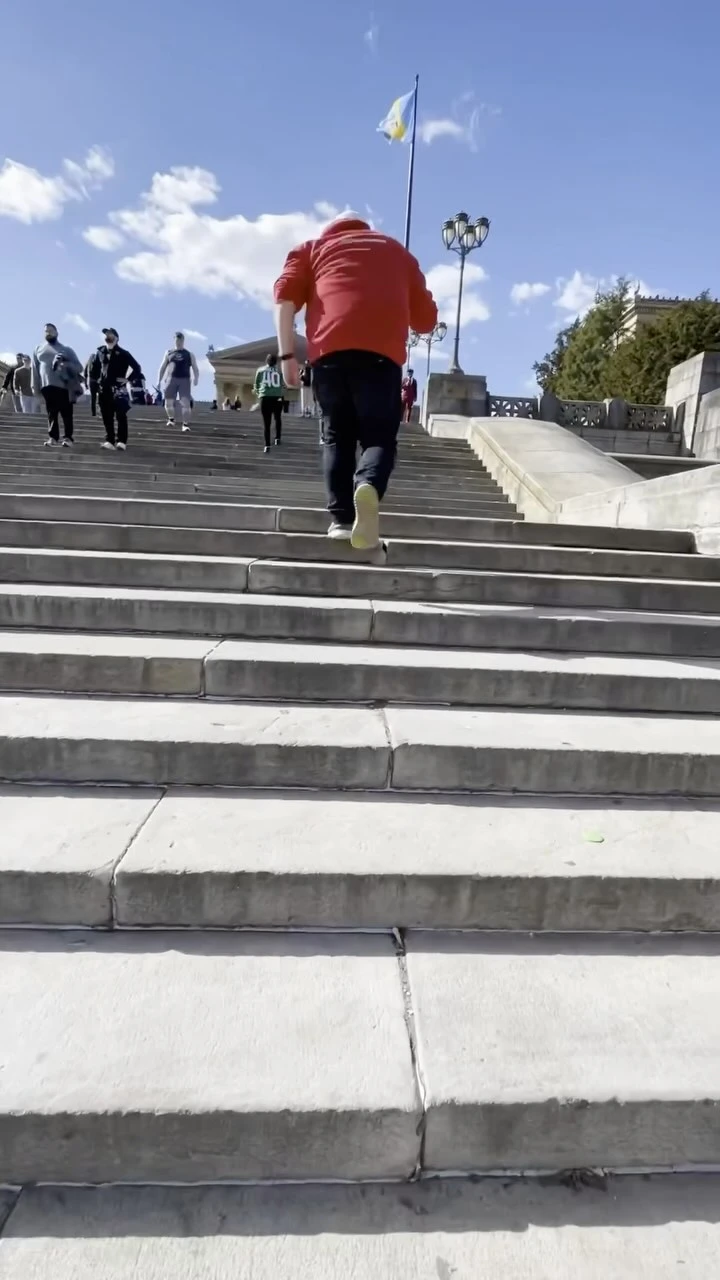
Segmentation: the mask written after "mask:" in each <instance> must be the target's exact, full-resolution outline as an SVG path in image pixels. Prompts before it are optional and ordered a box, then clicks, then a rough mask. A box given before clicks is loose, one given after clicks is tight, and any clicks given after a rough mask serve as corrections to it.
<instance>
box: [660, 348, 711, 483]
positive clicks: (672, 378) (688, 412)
mask: <svg viewBox="0 0 720 1280" xmlns="http://www.w3.org/2000/svg"><path fill="white" fill-rule="evenodd" d="M718 390H720V350H710V351H701V352H700V354H699V355H697V356H691V357H690V359H689V360H683V362H682V364H676V365H675V366H674V367H673V368H672V369H671V370H670V373H669V375H668V380H667V387H666V389H665V404H667V405H670V406H671V408H673V409H674V410H675V413H676V421H678V425H680V426H682V432H683V452H684V453H695V454H696V456H697V457H699V458H700V457H704V456H705V457H706V456H707V454H703V453H702V452H699V450H702V448H703V444H702V441H701V439H699V438H698V424H699V416H700V401H701V399H702V397H703V396H704V395H707V393H708V392H709V391H718Z"/></svg>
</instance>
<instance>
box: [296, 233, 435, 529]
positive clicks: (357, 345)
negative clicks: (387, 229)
mask: <svg viewBox="0 0 720 1280" xmlns="http://www.w3.org/2000/svg"><path fill="white" fill-rule="evenodd" d="M275 302H276V313H275V319H276V327H277V337H278V344H279V348H280V363H281V368H282V372H283V376H284V378H285V380H286V382H287V383H288V385H289V386H291V387H296V386H297V385H298V383H299V380H300V379H299V370H298V364H297V360H296V359H295V352H294V327H293V326H294V320H295V315H296V312H298V311H301V310H302V309H303V307H306V308H307V310H306V316H305V331H306V335H307V343H308V355H309V359H310V363H311V365H312V371H313V383H314V387H315V396H316V398H317V401H318V403H319V405H320V409H321V411H322V414H323V439H324V445H323V457H324V463H325V485H326V489H327V495H328V510H329V511H330V515H331V517H332V524H331V525H330V528H329V530H328V534H329V536H330V537H331V538H338V539H345V540H349V541H350V542H351V543H352V545H353V547H357V548H358V549H362V550H371V549H373V548H375V547H377V546H378V544H379V541H380V526H379V510H380V503H381V501H382V499H383V497H384V495H385V491H386V489H387V485H388V481H389V479H390V476H391V474H392V470H393V467H394V465H395V454H396V448H397V434H398V428H399V426H400V409H401V404H400V393H401V384H402V366H403V364H404V362H405V354H406V344H407V336H408V329H409V328H411V327H412V328H413V329H416V330H417V331H418V332H419V333H429V332H430V330H431V329H432V328H433V327H434V325H435V324H436V322H437V307H436V305H435V301H434V299H433V296H432V294H431V293H430V291H429V289H428V287H427V284H426V282H425V277H424V275H423V273H422V271H421V270H420V267H419V266H418V263H417V261H416V259H415V258H413V256H412V255H411V254H410V253H408V251H407V250H406V249H404V248H403V246H402V245H401V244H400V243H399V242H398V241H397V240H393V239H391V237H390V236H387V235H385V234H384V233H383V232H381V231H372V230H371V229H370V226H369V225H368V223H367V222H366V221H365V220H364V219H363V218H361V217H360V215H359V214H357V213H350V212H349V213H345V214H342V215H341V216H340V217H339V218H336V219H334V220H333V221H332V222H331V223H330V224H329V225H328V226H327V227H326V228H325V230H324V231H323V233H322V235H321V236H320V237H319V238H318V239H317V240H307V241H306V242H305V243H304V244H301V245H299V246H298V248H296V249H293V250H291V252H290V253H289V254H288V257H287V260H286V262H285V266H284V268H283V272H282V275H281V276H280V278H279V279H278V280H277V282H276V284H275ZM358 445H359V446H360V450H361V453H360V461H359V463H358V465H357V466H356V450H357V446H358Z"/></svg>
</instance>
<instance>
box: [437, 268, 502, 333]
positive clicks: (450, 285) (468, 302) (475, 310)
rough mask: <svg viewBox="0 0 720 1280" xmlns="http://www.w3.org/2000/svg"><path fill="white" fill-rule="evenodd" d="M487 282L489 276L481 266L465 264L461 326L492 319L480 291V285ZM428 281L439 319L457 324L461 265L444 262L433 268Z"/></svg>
mask: <svg viewBox="0 0 720 1280" xmlns="http://www.w3.org/2000/svg"><path fill="white" fill-rule="evenodd" d="M486 279H487V275H486V273H485V271H483V268H482V267H480V266H477V265H476V263H474V262H466V263H465V281H464V284H463V305H462V321H461V325H462V326H464V325H466V324H472V323H473V321H481V320H489V319H490V308H489V307H488V305H487V303H486V302H484V301H483V299H482V298H481V297H480V294H479V293H478V291H477V286H478V285H479V284H480V283H481V282H482V281H483V280H486ZM427 282H428V285H429V287H430V289H431V290H432V293H433V297H434V298H435V301H436V302H437V304H438V311H439V313H440V319H441V320H444V321H445V322H446V324H452V325H454V324H455V316H456V309H457V296H458V286H459V283H460V264H459V263H457V264H455V263H452V262H443V263H439V264H438V266H436V267H431V269H430V271H428V273H427Z"/></svg>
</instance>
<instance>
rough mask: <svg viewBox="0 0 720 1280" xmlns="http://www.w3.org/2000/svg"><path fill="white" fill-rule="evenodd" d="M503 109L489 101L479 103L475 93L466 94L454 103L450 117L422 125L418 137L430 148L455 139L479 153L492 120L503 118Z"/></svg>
mask: <svg viewBox="0 0 720 1280" xmlns="http://www.w3.org/2000/svg"><path fill="white" fill-rule="evenodd" d="M501 114H502V112H501V110H500V108H499V107H493V106H491V105H490V104H489V103H487V102H476V101H475V94H474V93H464V94H462V95H461V97H459V98H458V99H457V100H456V101H455V102H454V103H453V104H452V108H451V111H450V113H449V114H448V115H443V116H430V117H427V118H426V119H425V120H421V121H419V122H418V137H419V138H420V139H421V141H422V142H424V143H426V145H427V146H431V145H432V143H433V142H437V140H438V138H452V139H453V140H454V141H455V142H464V143H465V144H466V145H467V146H468V147H469V148H470V150H471V151H477V149H478V147H479V145H480V143H481V142H483V141H484V140H485V135H486V133H487V129H488V127H489V125H490V122H491V120H492V119H494V118H496V117H497V116H499V115H501Z"/></svg>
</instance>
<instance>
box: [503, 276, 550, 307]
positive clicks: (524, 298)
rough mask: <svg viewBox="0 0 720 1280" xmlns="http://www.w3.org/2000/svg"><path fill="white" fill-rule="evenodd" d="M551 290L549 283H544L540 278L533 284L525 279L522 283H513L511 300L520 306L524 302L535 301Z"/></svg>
mask: <svg viewBox="0 0 720 1280" xmlns="http://www.w3.org/2000/svg"><path fill="white" fill-rule="evenodd" d="M549 292H550V285H549V284H542V283H541V282H540V281H539V280H538V281H537V282H536V283H535V284H531V283H530V281H529V280H525V281H523V282H522V284H514V285H513V287H512V289H511V290H510V300H511V302H514V303H516V304H517V305H518V306H519V305H520V304H521V303H523V302H533V301H534V300H535V299H536V298H542V297H544V295H545V294H546V293H549Z"/></svg>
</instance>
